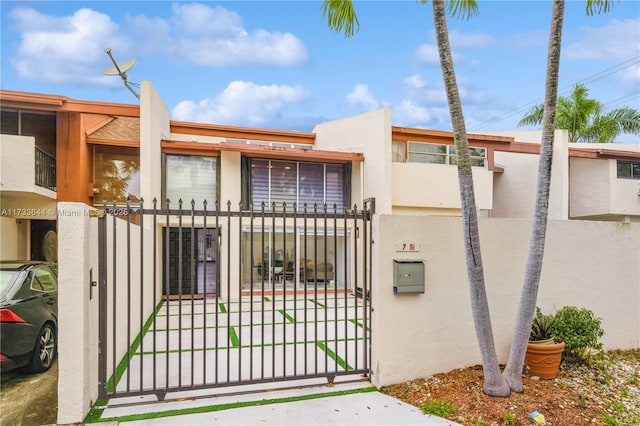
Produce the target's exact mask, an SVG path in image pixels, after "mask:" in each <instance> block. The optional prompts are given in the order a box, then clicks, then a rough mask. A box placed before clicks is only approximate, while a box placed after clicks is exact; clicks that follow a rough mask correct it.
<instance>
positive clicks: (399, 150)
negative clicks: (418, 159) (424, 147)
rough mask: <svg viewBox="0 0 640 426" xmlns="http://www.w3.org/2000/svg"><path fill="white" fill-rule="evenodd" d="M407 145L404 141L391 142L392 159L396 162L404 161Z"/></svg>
mask: <svg viewBox="0 0 640 426" xmlns="http://www.w3.org/2000/svg"><path fill="white" fill-rule="evenodd" d="M406 148H407V145H406V144H405V143H404V142H392V143H391V161H394V162H396V163H404V162H405V161H406V159H405V155H406V154H405V149H406Z"/></svg>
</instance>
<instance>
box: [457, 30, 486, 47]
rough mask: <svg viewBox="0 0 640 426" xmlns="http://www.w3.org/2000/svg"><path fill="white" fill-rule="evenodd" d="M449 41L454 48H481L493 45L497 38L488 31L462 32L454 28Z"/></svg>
mask: <svg viewBox="0 0 640 426" xmlns="http://www.w3.org/2000/svg"><path fill="white" fill-rule="evenodd" d="M449 43H450V44H451V48H452V49H479V48H483V47H491V46H493V45H494V44H495V43H496V40H495V38H494V37H493V36H492V35H491V34H487V33H480V32H478V33H461V32H460V31H456V30H453V31H451V32H450V33H449Z"/></svg>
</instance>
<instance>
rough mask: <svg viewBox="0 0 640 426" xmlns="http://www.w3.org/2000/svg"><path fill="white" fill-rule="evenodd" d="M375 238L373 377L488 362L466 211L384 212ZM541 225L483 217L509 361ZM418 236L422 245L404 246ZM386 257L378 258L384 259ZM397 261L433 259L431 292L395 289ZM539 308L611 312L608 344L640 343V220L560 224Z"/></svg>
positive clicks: (428, 266)
mask: <svg viewBox="0 0 640 426" xmlns="http://www.w3.org/2000/svg"><path fill="white" fill-rule="evenodd" d="M374 227H378V232H379V235H378V236H377V239H376V240H375V244H374V245H373V249H374V259H378V261H377V262H376V261H374V271H373V280H374V282H373V291H374V297H373V298H372V301H373V308H374V311H373V316H372V319H373V324H372V332H373V338H372V342H373V344H374V346H373V354H372V357H373V364H372V368H373V373H374V376H373V380H374V383H375V384H376V385H377V386H382V385H388V384H392V383H399V382H402V381H405V380H409V379H414V378H419V377H427V376H429V375H431V374H434V373H437V372H446V371H450V370H452V369H455V368H460V367H465V366H469V365H474V364H479V363H481V359H480V354H479V351H478V348H477V340H476V336H475V330H474V326H473V320H472V316H471V307H470V301H469V290H468V281H467V275H466V269H465V261H464V251H463V246H462V235H461V224H460V219H459V218H454V217H436V216H420V217H417V216H391V215H383V216H381V217H379V223H376V222H374ZM530 231H531V222H530V221H528V220H511V219H493V218H491V219H490V218H484V219H480V235H481V243H482V255H483V260H484V269H485V277H486V286H487V293H488V298H489V304H490V308H491V314H492V322H493V330H494V335H495V341H496V348H497V352H498V358H499V361H500V362H505V361H506V358H507V356H508V351H509V347H510V341H511V332H512V330H513V326H514V322H515V315H516V310H517V304H518V302H519V298H520V289H521V285H522V281H523V275H524V268H525V262H526V257H527V246H528V241H529V234H530ZM401 239H408V240H411V241H413V242H416V243H417V244H419V247H420V251H419V252H415V253H398V252H396V251H395V245H394V244H395V243H396V242H398V241H400V240H401ZM376 256H377V257H376ZM393 259H420V260H424V261H425V275H426V292H425V294H418V295H394V294H393V291H392V283H393V275H392V273H393V267H392V265H393V262H392V260H393ZM544 262H545V263H544V267H543V271H542V278H541V284H540V291H539V295H538V306H540V307H541V309H542V310H543V312H546V313H550V312H554V311H555V310H557V309H559V308H561V307H562V306H565V305H571V306H577V307H585V308H588V309H591V310H592V311H593V312H594V313H595V314H596V315H597V316H599V317H601V318H603V321H602V326H603V328H604V330H605V331H606V334H605V336H604V337H603V339H602V342H603V343H604V346H605V348H606V349H613V348H637V347H640V224H637V223H625V224H620V223H608V222H585V221H554V220H552V221H550V222H549V228H548V236H547V244H546V251H545V260H544Z"/></svg>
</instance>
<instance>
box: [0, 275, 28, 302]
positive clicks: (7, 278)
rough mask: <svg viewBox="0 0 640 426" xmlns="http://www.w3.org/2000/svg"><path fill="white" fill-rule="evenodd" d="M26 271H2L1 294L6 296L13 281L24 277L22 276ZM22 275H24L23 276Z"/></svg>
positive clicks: (0, 277) (0, 280) (0, 278)
mask: <svg viewBox="0 0 640 426" xmlns="http://www.w3.org/2000/svg"><path fill="white" fill-rule="evenodd" d="M24 274H25V273H21V272H20V271H0V296H4V294H5V292H7V291H8V290H9V289H10V288H11V287H12V285H13V282H14V281H15V280H16V279H18V277H20V279H21V280H22V279H24V278H23V277H22V276H23V275H24ZM21 275H22V276H21Z"/></svg>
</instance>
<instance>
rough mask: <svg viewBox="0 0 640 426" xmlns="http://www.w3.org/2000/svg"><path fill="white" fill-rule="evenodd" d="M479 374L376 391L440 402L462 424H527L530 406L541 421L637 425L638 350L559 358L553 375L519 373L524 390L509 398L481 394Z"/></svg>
mask: <svg viewBox="0 0 640 426" xmlns="http://www.w3.org/2000/svg"><path fill="white" fill-rule="evenodd" d="M482 377H483V374H482V368H481V367H480V366H474V367H469V368H464V369H458V370H453V371H451V372H449V373H443V374H436V375H434V376H432V377H428V378H426V379H419V380H414V381H411V382H407V383H401V384H397V385H393V386H389V387H385V388H383V389H382V392H384V393H387V394H389V395H392V396H394V397H396V398H398V399H400V400H402V401H404V402H407V403H409V404H412V405H415V406H417V407H420V406H422V405H423V404H425V403H428V402H432V401H434V400H435V401H441V402H442V405H444V406H446V407H450V410H447V411H449V412H448V413H441V414H440V415H442V417H445V418H448V419H450V420H453V421H456V422H458V423H461V424H463V425H473V426H481V425H533V424H535V423H534V421H533V420H532V419H531V418H530V417H529V415H528V414H529V413H531V412H534V411H537V412H539V413H541V414H543V415H544V417H545V420H546V424H547V425H558V426H577V425H605V426H619V425H625V426H627V425H628V426H634V425H636V426H637V425H640V349H636V350H630V351H613V352H608V353H606V354H604V355H601V356H598V357H595V358H592V359H591V360H590V361H589V362H588V363H574V362H566V361H563V363H562V365H561V367H560V372H559V374H558V377H557V378H556V379H553V380H542V379H539V378H536V377H529V376H528V375H526V374H525V375H523V383H524V387H525V389H524V392H523V393H521V394H516V393H512V395H511V396H510V397H509V398H491V397H488V396H486V395H485V394H484V393H482V380H483V378H482Z"/></svg>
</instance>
